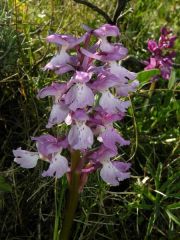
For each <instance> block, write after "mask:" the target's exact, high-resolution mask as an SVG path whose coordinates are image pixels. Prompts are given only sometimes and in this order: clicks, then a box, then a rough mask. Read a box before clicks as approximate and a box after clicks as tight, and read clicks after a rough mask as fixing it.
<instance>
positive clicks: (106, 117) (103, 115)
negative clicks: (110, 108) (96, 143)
mask: <svg viewBox="0 0 180 240" xmlns="http://www.w3.org/2000/svg"><path fill="white" fill-rule="evenodd" d="M123 117H124V113H122V112H119V113H107V112H106V111H105V110H104V109H103V108H102V107H100V106H98V107H96V108H95V109H94V112H93V114H92V116H91V117H90V119H89V121H88V122H89V123H90V124H93V125H95V126H96V125H102V126H106V125H108V124H111V123H113V122H116V121H118V120H119V121H120V120H122V119H123Z"/></svg>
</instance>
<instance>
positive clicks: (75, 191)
mask: <svg viewBox="0 0 180 240" xmlns="http://www.w3.org/2000/svg"><path fill="white" fill-rule="evenodd" d="M71 156H72V159H71V179H70V184H69V198H68V203H67V207H66V210H65V218H64V222H63V226H62V230H61V233H60V238H59V240H69V238H70V233H71V228H72V224H73V219H74V215H75V211H76V208H77V205H78V199H79V183H80V176H81V171H80V170H79V167H80V164H81V157H80V152H79V151H74V152H72V154H71Z"/></svg>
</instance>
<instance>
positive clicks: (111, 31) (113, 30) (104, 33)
mask: <svg viewBox="0 0 180 240" xmlns="http://www.w3.org/2000/svg"><path fill="white" fill-rule="evenodd" d="M93 34H94V35H95V36H96V37H98V38H103V37H106V38H107V37H117V36H119V35H120V32H119V28H118V27H117V26H115V25H111V24H104V25H102V26H101V27H99V28H98V29H95V30H93Z"/></svg>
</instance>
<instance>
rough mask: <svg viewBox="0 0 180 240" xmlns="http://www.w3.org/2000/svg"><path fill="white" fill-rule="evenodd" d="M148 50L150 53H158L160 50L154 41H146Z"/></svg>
mask: <svg viewBox="0 0 180 240" xmlns="http://www.w3.org/2000/svg"><path fill="white" fill-rule="evenodd" d="M148 50H149V51H150V52H152V53H160V48H159V46H158V44H157V42H156V41H154V40H149V41H148Z"/></svg>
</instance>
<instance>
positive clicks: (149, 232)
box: [146, 212, 156, 239]
mask: <svg viewBox="0 0 180 240" xmlns="http://www.w3.org/2000/svg"><path fill="white" fill-rule="evenodd" d="M155 221H156V213H155V212H153V213H152V214H151V216H150V218H149V222H148V227H147V231H146V239H147V237H148V236H149V235H150V234H151V232H152V229H153V226H154V223H155Z"/></svg>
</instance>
